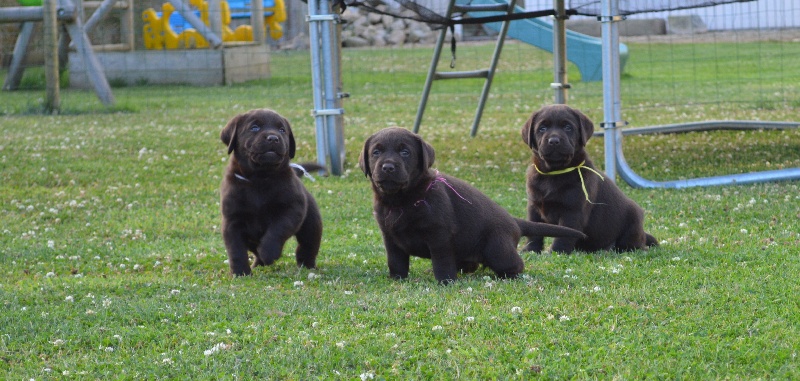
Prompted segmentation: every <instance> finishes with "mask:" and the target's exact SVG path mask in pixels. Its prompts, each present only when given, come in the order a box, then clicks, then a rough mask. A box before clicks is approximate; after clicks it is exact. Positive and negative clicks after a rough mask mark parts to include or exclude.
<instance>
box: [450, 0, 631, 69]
mask: <svg viewBox="0 0 800 381" xmlns="http://www.w3.org/2000/svg"><path fill="white" fill-rule="evenodd" d="M464 2H466V1H464ZM460 3H462V1H459V4H460ZM469 3H470V4H471V5H481V4H487V5H488V4H498V3H506V4H507V1H503V0H471V1H469ZM515 12H518V13H519V12H525V10H524V9H522V8H520V7H516V10H515ZM503 13H504V12H469V15H470V16H471V17H486V16H496V15H501V14H503ZM501 24H502V23H501V22H493V23H486V24H483V25H485V26H486V27H487V28H489V29H492V30H495V31H499V30H500V26H501ZM508 37H511V38H514V39H517V40H519V41H522V42H524V43H526V44H530V45H533V46H535V47H537V48H539V49H543V50H546V51H548V52H551V53H552V52H553V25H552V24H550V23H547V22H544V21H542V20H540V19H535V18H534V19H523V20H514V21H512V22H511V24H510V25H509V27H508ZM601 51H602V44H601V41H600V39H599V38H596V37H592V36H587V35H585V34H581V33H577V32H573V31H571V30H567V61H569V62H572V63H573V64H575V66H577V67H578V70H579V71H580V72H581V80H582V81H584V82H591V81H601V80H602V79H603V60H602V53H601ZM619 56H620V71H622V70H623V69H624V68H625V62H626V61H627V60H628V47H627V46H625V44H619Z"/></svg>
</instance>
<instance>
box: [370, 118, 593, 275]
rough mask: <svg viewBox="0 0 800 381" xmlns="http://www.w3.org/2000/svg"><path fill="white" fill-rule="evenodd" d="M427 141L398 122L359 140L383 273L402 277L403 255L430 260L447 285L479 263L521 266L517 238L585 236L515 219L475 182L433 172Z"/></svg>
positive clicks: (516, 269) (499, 268)
mask: <svg viewBox="0 0 800 381" xmlns="http://www.w3.org/2000/svg"><path fill="white" fill-rule="evenodd" d="M433 160H434V150H433V147H431V145H430V144H428V143H426V142H424V141H423V140H422V138H421V137H420V136H419V135H416V134H414V133H412V132H410V131H408V130H406V129H403V128H387V129H384V130H381V131H379V132H377V133H375V134H374V135H372V136H370V137H369V138H368V139H367V141H366V142H365V143H364V149H363V151H362V153H361V157H360V159H359V165H360V166H361V170H362V171H364V174H365V175H366V176H367V177H369V178H370V181H371V182H372V190H373V193H374V202H373V207H374V214H375V219H376V220H377V222H378V225H379V226H380V228H381V232H382V233H383V241H384V245H385V247H386V256H387V260H388V264H389V274H390V275H391V276H392V277H395V278H401V279H402V278H406V277H408V269H409V259H410V257H411V256H412V255H413V256H417V257H422V258H430V259H431V262H432V266H433V274H434V276H435V277H436V280H438V281H440V282H443V283H446V282H449V281H453V280H455V279H456V274H457V273H458V272H459V271H461V272H467V273H468V272H473V271H475V270H477V268H478V267H479V265H485V266H486V267H489V268H490V269H492V270H493V271H494V272H495V273H496V274H497V275H498V276H499V277H503V278H505V277H516V276H517V275H519V274H520V273H522V271H523V270H524V264H523V262H522V258H520V256H519V254H518V253H517V244H518V243H519V239H520V236H522V235H525V236H532V235H548V236H551V235H558V236H562V235H563V236H570V237H583V234H581V233H579V232H577V231H574V230H572V229H567V228H562V227H558V226H554V225H548V224H541V223H530V222H528V221H525V220H522V219H518V218H513V217H512V216H511V215H510V214H508V212H507V211H506V210H504V209H503V208H501V207H500V206H499V205H497V204H496V203H495V202H494V201H492V200H491V199H489V198H488V197H486V196H485V195H484V194H482V193H481V192H480V191H478V190H477V189H476V188H474V187H472V186H471V185H469V184H467V183H466V182H464V181H461V180H459V179H457V178H455V177H451V176H447V175H442V174H439V173H438V171H434V170H431V169H430V167H431V165H432V164H433Z"/></svg>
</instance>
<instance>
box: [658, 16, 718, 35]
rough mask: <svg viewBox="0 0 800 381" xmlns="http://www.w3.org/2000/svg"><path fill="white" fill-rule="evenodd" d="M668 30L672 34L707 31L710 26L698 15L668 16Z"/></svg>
mask: <svg viewBox="0 0 800 381" xmlns="http://www.w3.org/2000/svg"><path fill="white" fill-rule="evenodd" d="M667 30H668V31H669V33H670V34H694V33H705V32H708V26H707V25H706V23H705V22H703V19H702V18H701V17H700V16H698V15H687V16H667Z"/></svg>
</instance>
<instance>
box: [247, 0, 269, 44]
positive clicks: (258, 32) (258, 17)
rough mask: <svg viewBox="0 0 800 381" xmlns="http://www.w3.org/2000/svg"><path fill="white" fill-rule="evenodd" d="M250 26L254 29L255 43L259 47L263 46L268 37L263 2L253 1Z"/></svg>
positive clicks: (259, 0) (261, 0)
mask: <svg viewBox="0 0 800 381" xmlns="http://www.w3.org/2000/svg"><path fill="white" fill-rule="evenodd" d="M250 25H251V26H252V28H253V41H254V42H255V43H256V44H259V45H261V44H263V43H264V38H265V36H266V31H265V30H264V1H263V0H253V1H252V2H251V3H250Z"/></svg>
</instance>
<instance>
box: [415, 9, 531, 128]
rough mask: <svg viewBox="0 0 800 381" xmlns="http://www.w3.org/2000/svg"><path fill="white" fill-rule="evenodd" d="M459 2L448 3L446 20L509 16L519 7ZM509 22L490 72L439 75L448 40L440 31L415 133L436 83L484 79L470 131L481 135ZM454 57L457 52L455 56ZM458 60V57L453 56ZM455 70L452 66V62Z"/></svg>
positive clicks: (496, 44) (484, 70)
mask: <svg viewBox="0 0 800 381" xmlns="http://www.w3.org/2000/svg"><path fill="white" fill-rule="evenodd" d="M457 1H463V0H449V4H448V7H447V12H446V15H445V17H446V18H448V19H450V18H452V17H454V16H457V15H454V13H462V12H463V13H467V12H489V13H495V14H497V13H505V14H506V15H510V14H512V13H514V10H515V8H516V4H517V1H518V0H507V1H508V3H499V4H477V5H461V4H456V2H457ZM509 23H510V21H508V20H506V21H503V22H502V26H501V28H500V33H499V34H498V36H497V40H496V42H495V48H494V53H493V54H492V62H491V65H490V66H489V68H488V69H479V70H470V71H450V72H438V71H436V68H437V65H438V64H439V59H440V58H441V54H442V46H443V45H444V43H445V38H446V36H447V29H448V28H443V29H441V30H440V31H439V38H438V39H437V40H436V46H435V47H434V49H433V58H432V59H431V66H430V69H429V70H428V77H427V78H426V79H425V87H424V88H423V90H422V98H421V99H420V102H419V107H418V108H417V117H416V119H415V120H414V132H419V128H420V125H421V124H422V115H423V114H424V113H425V107H426V105H427V103H428V95H429V94H430V91H431V86H432V84H433V82H434V81H435V80H439V79H457V78H483V79H484V82H483V90H482V91H481V95H480V99H479V100H478V107H476V110H475V119H474V121H473V123H472V130H471V132H470V135H471V136H473V137H474V136H475V134H476V133H477V132H478V124H479V123H480V120H481V115H482V114H483V108H484V106H485V105H486V100H487V99H488V98H489V88H490V87H491V85H492V79H493V77H494V74H495V71H496V70H497V63H498V61H499V59H500V52H501V51H502V49H503V42H504V41H505V38H506V34H507V33H508V26H509ZM454 54H455V53H454ZM453 59H455V56H454V57H453ZM451 67H452V63H451Z"/></svg>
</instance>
